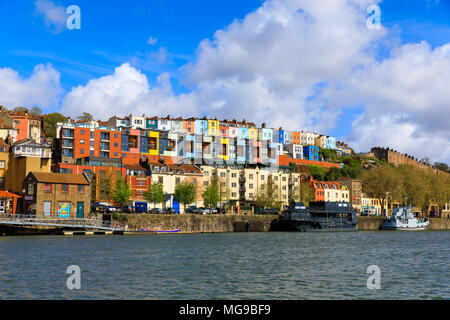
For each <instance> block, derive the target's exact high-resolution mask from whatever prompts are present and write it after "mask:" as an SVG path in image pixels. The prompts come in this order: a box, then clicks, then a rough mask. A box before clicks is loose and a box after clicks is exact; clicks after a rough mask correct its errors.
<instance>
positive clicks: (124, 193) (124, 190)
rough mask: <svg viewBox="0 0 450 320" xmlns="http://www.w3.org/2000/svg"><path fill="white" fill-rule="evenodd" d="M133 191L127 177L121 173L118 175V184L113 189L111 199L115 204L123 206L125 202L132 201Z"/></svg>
mask: <svg viewBox="0 0 450 320" xmlns="http://www.w3.org/2000/svg"><path fill="white" fill-rule="evenodd" d="M132 194H133V191H132V190H131V189H130V186H129V185H128V184H127V183H126V181H125V179H124V178H123V177H122V176H121V175H120V176H118V177H117V180H116V185H115V186H114V187H113V189H112V191H111V199H112V200H113V201H114V203H115V204H117V205H119V206H122V205H123V204H125V203H127V202H128V201H130V197H131V196H132Z"/></svg>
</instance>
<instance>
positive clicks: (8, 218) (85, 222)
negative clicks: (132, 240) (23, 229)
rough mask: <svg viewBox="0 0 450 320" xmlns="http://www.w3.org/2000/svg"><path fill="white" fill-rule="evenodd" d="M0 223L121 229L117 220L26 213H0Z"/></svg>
mask: <svg viewBox="0 0 450 320" xmlns="http://www.w3.org/2000/svg"><path fill="white" fill-rule="evenodd" d="M0 224H9V225H39V226H52V227H71V228H89V229H102V230H113V231H114V230H123V228H122V226H121V225H120V223H119V222H112V221H103V220H99V219H72V218H55V217H36V216H34V215H26V214H0Z"/></svg>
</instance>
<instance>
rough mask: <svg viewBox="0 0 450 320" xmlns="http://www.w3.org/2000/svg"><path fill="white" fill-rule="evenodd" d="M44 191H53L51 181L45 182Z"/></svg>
mask: <svg viewBox="0 0 450 320" xmlns="http://www.w3.org/2000/svg"><path fill="white" fill-rule="evenodd" d="M44 192H52V185H51V184H50V183H44Z"/></svg>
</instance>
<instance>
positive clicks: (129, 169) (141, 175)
mask: <svg viewBox="0 0 450 320" xmlns="http://www.w3.org/2000/svg"><path fill="white" fill-rule="evenodd" d="M124 169H125V170H124V171H125V175H126V177H125V179H126V183H127V184H128V186H129V187H130V189H131V192H132V194H131V197H130V203H131V204H132V205H133V206H135V207H136V208H139V210H140V211H141V212H147V209H148V205H147V201H146V200H145V192H146V191H147V190H148V188H149V187H150V184H151V175H150V173H151V172H150V170H147V169H146V168H144V167H142V166H141V165H125V168H124ZM122 172H123V171H122Z"/></svg>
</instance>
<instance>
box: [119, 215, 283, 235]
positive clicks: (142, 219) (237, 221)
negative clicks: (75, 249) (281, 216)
mask: <svg viewBox="0 0 450 320" xmlns="http://www.w3.org/2000/svg"><path fill="white" fill-rule="evenodd" d="M277 218H278V217H277V216H272V215H233V214H225V215H196V214H181V215H180V214H135V215H129V214H128V215H127V214H121V215H119V216H118V219H119V221H121V222H122V223H123V224H124V225H125V227H126V230H127V231H141V230H142V229H147V230H174V229H180V230H181V232H188V233H189V232H234V231H235V225H239V229H242V227H241V226H242V223H247V222H248V223H249V225H248V231H269V228H270V223H271V222H272V221H274V220H276V219H277Z"/></svg>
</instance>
